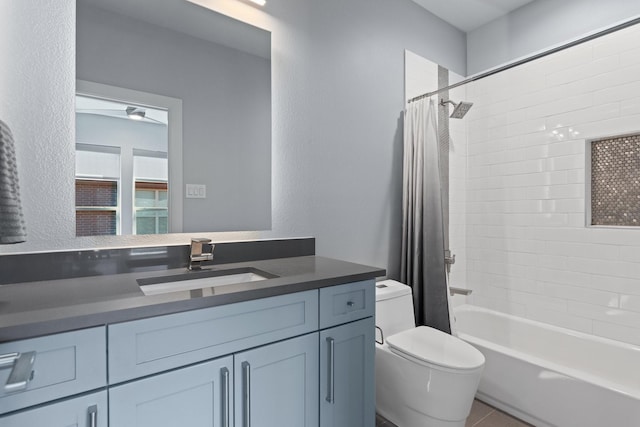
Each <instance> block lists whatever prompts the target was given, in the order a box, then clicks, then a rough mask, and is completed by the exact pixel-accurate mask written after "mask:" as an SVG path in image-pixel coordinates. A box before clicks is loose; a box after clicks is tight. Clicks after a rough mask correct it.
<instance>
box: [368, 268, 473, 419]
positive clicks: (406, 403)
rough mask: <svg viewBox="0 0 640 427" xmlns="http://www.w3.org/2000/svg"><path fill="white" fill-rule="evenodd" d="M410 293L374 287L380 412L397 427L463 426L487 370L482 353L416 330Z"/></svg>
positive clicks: (390, 283) (398, 286)
mask: <svg viewBox="0 0 640 427" xmlns="http://www.w3.org/2000/svg"><path fill="white" fill-rule="evenodd" d="M413 313H414V311H413V298H412V295H411V288H410V287H408V286H406V285H404V284H402V283H399V282H396V281H394V280H385V281H382V282H378V283H377V284H376V342H377V343H376V411H377V412H378V413H379V414H380V415H382V416H383V417H385V418H386V419H388V420H389V421H391V422H392V423H394V424H396V425H397V426H399V427H441V426H442V427H445V426H447V427H457V426H461V427H462V426H464V425H465V420H466V419H467V416H468V415H469V412H470V411H471V405H472V403H473V398H474V396H475V393H476V390H477V388H478V383H479V382H480V377H481V375H482V369H483V368H484V356H483V355H482V353H481V352H480V351H479V350H477V349H476V348H474V347H473V346H471V345H470V344H468V343H466V342H464V341H462V340H461V339H459V338H457V337H454V336H451V335H449V334H447V333H444V332H442V331H439V330H437V329H433V328H429V327H426V326H419V327H416V326H415V320H414V316H413Z"/></svg>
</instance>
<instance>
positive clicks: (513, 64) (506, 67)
mask: <svg viewBox="0 0 640 427" xmlns="http://www.w3.org/2000/svg"><path fill="white" fill-rule="evenodd" d="M638 23H640V16H639V17H636V18H633V19H631V20H629V21H626V22H623V23H621V24H617V25H614V26H613V27H610V28H607V29H604V30H600V31H597V32H595V33H593V34H590V35H588V36H585V37H582V38H579V39H577V40H573V41H571V42H569V43H567V44H564V45H562V46H557V47H554V48H551V49H549V50H547V51H544V52H541V53H536V54H535V55H531V56H529V57H527V58H524V59H519V60H517V61H514V62H511V63H509V64H506V65H502V66H500V67H498V68H494V69H492V70H489V71H485V72H484V73H480V74H477V75H475V76H471V77H469V78H466V79H464V80H461V81H459V82H458V83H453V84H450V85H449V86H446V87H443V88H440V89H438V90H434V91H433V92H427V93H423V94H422V95H418V96H416V97H414V98H411V99H410V100H409V101H407V104H410V103H412V102H415V101H418V100H420V99H424V98H428V97H430V96H433V95H437V94H439V93H440V92H444V91H445V90H449V89H454V88H457V87H458V86H462V85H466V84H467V83H471V82H475V81H477V80H481V79H484V78H485V77H489V76H492V75H494V74H498V73H501V72H503V71H506V70H509V69H511V68H514V67H517V66H519V65H523V64H526V63H527V62H531V61H535V60H536V59H540V58H543V57H545V56H548V55H552V54H554V53H556V52H560V51H561V50H565V49H568V48H570V47H574V46H577V45H579V44H582V43H585V42H588V41H591V40H594V39H597V38H598V37H602V36H606V35H607V34H611V33H615V32H616V31H619V30H622V29H625V28H628V27H631V26H633V25H636V24H638Z"/></svg>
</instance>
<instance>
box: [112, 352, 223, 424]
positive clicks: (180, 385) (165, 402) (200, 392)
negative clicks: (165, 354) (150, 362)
mask: <svg viewBox="0 0 640 427" xmlns="http://www.w3.org/2000/svg"><path fill="white" fill-rule="evenodd" d="M232 397H233V358H232V357H231V356H228V357H224V358H221V359H216V360H213V361H210V362H205V363H200V364H198V365H194V366H189V367H186V368H182V369H178V370H175V371H171V372H167V373H165V374H159V375H155V376H153V377H148V378H144V379H141V380H138V381H133V382H130V383H127V384H123V385H120V386H117V387H112V388H110V389H109V425H110V426H111V427H165V426H166V427H175V426H189V427H231V426H233V411H232V410H231V408H233V401H232V400H231V399H232Z"/></svg>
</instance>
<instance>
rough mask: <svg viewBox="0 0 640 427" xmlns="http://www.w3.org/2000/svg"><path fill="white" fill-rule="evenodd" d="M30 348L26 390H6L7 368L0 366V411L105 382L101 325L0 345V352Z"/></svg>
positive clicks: (40, 401)
mask: <svg viewBox="0 0 640 427" xmlns="http://www.w3.org/2000/svg"><path fill="white" fill-rule="evenodd" d="M31 351H35V352H36V356H35V363H34V365H33V379H32V380H31V381H30V382H29V383H27V387H26V389H24V390H20V391H13V392H6V391H5V386H4V384H6V382H7V379H8V378H9V374H10V372H11V368H5V369H0V384H1V386H0V387H1V388H0V414H3V413H7V412H11V411H15V410H17V409H21V408H26V407H28V406H32V405H36V404H39V403H43V402H46V401H49V400H54V399H59V398H61V397H65V396H70V395H72V394H76V393H82V392H85V391H88V390H93V389H96V388H99V387H104V386H105V385H106V381H107V360H106V359H107V347H106V335H105V328H104V327H99V328H91V329H85V330H81V331H74V332H66V333H62V334H55V335H49V336H46V337H41V338H32V339H28V340H21V341H13V342H7V343H3V344H0V355H4V354H9V353H27V352H31Z"/></svg>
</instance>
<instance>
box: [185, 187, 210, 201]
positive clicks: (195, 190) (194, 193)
mask: <svg viewBox="0 0 640 427" xmlns="http://www.w3.org/2000/svg"><path fill="white" fill-rule="evenodd" d="M206 198H207V186H206V185H204V184H187V199H206Z"/></svg>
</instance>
